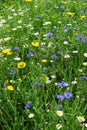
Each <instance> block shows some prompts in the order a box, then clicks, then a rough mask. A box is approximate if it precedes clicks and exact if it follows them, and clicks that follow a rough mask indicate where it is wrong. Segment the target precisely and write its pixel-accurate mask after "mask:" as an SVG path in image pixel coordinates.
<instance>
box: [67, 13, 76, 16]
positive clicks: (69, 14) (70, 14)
mask: <svg viewBox="0 0 87 130" xmlns="http://www.w3.org/2000/svg"><path fill="white" fill-rule="evenodd" d="M66 14H67V15H68V16H72V15H74V14H75V13H73V12H67V13H66Z"/></svg>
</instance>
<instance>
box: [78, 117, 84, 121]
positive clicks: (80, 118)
mask: <svg viewBox="0 0 87 130" xmlns="http://www.w3.org/2000/svg"><path fill="white" fill-rule="evenodd" d="M77 119H78V121H79V122H84V121H85V118H84V117H83V116H77Z"/></svg>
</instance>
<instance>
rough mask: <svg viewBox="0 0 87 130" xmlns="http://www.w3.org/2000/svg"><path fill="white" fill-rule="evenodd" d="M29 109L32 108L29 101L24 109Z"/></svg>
mask: <svg viewBox="0 0 87 130" xmlns="http://www.w3.org/2000/svg"><path fill="white" fill-rule="evenodd" d="M31 107H32V102H31V101H29V102H27V104H26V108H27V109H29V108H31Z"/></svg>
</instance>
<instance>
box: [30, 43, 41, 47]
mask: <svg viewBox="0 0 87 130" xmlns="http://www.w3.org/2000/svg"><path fill="white" fill-rule="evenodd" d="M31 44H32V46H34V47H38V46H39V42H32V43H31Z"/></svg>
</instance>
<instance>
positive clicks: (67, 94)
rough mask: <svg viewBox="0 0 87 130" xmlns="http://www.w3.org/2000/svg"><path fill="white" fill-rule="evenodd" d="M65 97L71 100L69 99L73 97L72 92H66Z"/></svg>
mask: <svg viewBox="0 0 87 130" xmlns="http://www.w3.org/2000/svg"><path fill="white" fill-rule="evenodd" d="M64 97H65V98H67V99H69V98H71V97H73V94H72V93H71V92H65V93H64Z"/></svg>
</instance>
